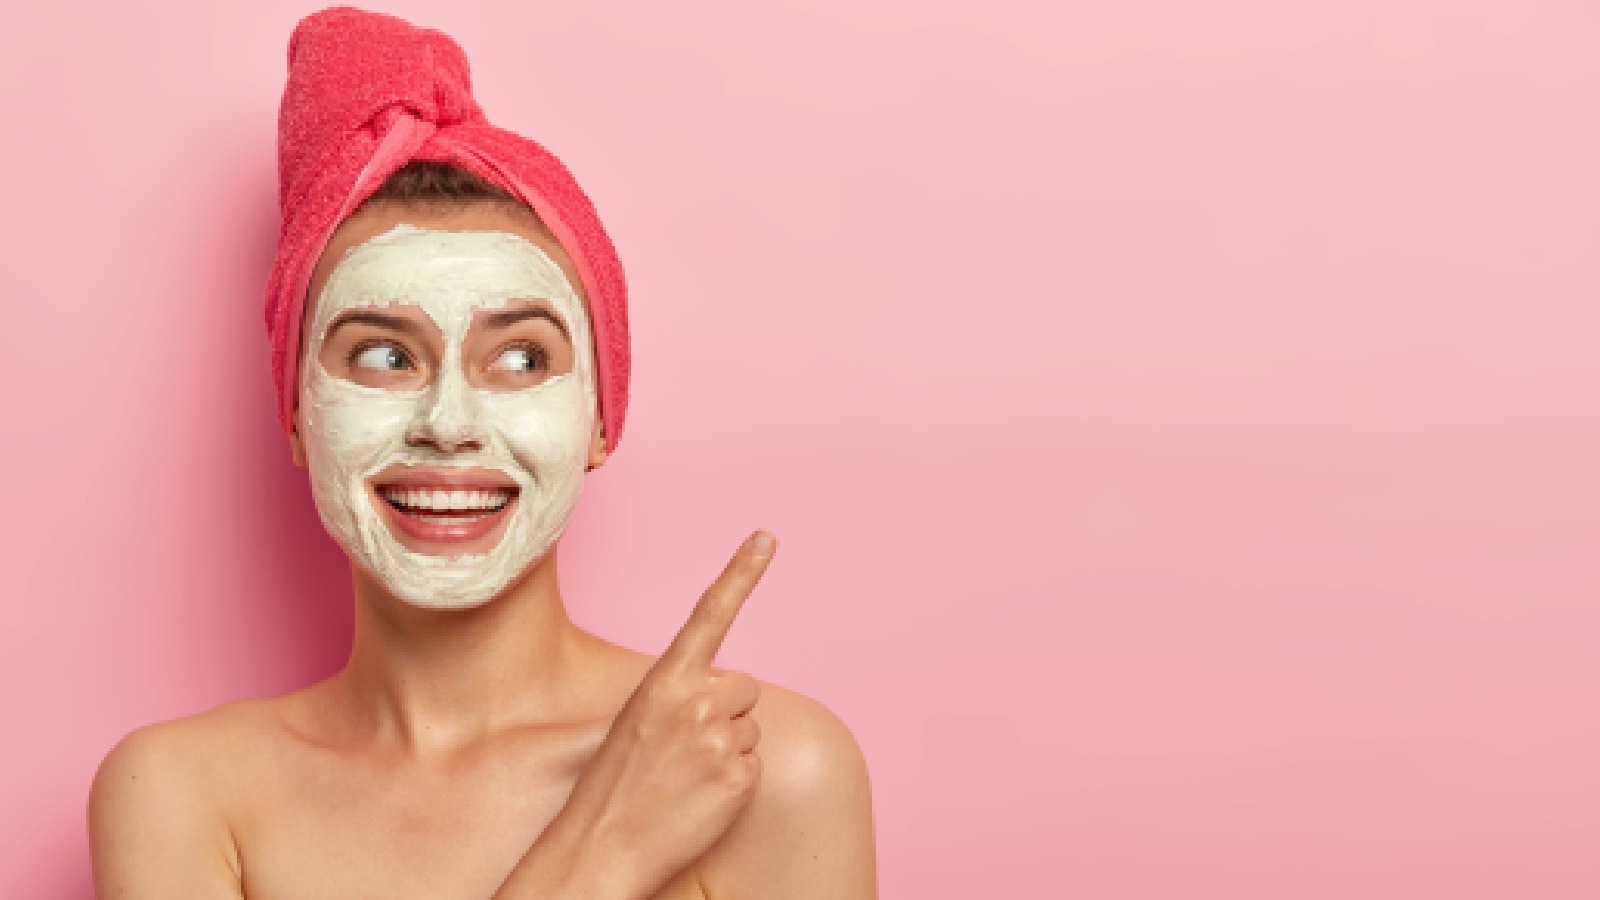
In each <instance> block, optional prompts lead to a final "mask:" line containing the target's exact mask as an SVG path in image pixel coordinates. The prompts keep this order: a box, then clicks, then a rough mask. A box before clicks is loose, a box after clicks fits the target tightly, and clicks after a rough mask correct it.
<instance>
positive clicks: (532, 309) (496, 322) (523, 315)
mask: <svg viewBox="0 0 1600 900" xmlns="http://www.w3.org/2000/svg"><path fill="white" fill-rule="evenodd" d="M528 319H544V320H545V321H547V322H549V323H550V324H551V325H554V326H555V327H556V328H557V329H559V330H560V331H561V336H562V337H564V338H566V339H567V343H569V344H570V343H572V335H570V334H568V333H567V323H565V322H563V321H561V317H560V316H557V315H556V314H555V313H553V312H551V311H550V310H548V309H545V308H544V307H542V306H525V307H521V308H519V309H499V310H495V311H494V312H491V313H489V314H487V315H485V316H484V324H485V325H487V326H488V327H490V328H507V327H510V326H512V325H515V324H517V323H518V322H523V321H527V320H528Z"/></svg>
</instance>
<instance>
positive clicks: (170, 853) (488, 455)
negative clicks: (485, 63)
mask: <svg viewBox="0 0 1600 900" xmlns="http://www.w3.org/2000/svg"><path fill="white" fill-rule="evenodd" d="M280 154H281V159H280V163H281V165H280V176H281V178H282V200H283V214H284V227H283V234H282V238H281V240H280V247H279V257H278V262H277V267H276V269H275V271H274V276H273V283H272V285H271V287H269V291H268V322H269V330H270V331H271V333H272V337H273V342H274V351H275V352H274V369H275V374H276V375H277V377H278V379H279V386H280V392H281V398H282V400H283V406H282V408H283V413H284V421H285V424H286V430H287V431H288V433H289V442H290V446H291V452H292V453H293V455H294V458H295V460H296V462H297V463H299V464H301V465H305V466H307V468H308V469H309V473H310V480H311V483H312V492H313V496H314V497H315V499H316V503H317V508H318V511H319V514H320V515H321V517H322V519H323V522H324V524H325V525H326V526H327V527H328V529H329V531H330V533H331V534H332V535H333V537H334V539H335V540H336V541H337V542H338V543H339V544H340V546H341V547H343V548H344V550H345V551H346V553H347V554H348V555H349V556H350V559H351V570H352V574H353V578H354V582H355V604H356V616H355V621H356V627H355V639H354V643H353V647H352V649H351V654H350V659H349V662H348V664H347V665H346V666H345V668H344V669H343V670H342V671H340V672H339V673H338V674H336V675H334V676H333V677H332V678H330V679H328V680H326V681H324V682H322V683H320V684H317V685H314V686H312V687H310V688H308V689H306V690H303V691H300V692H298V693H294V694H290V695H288V696H284V697H277V698H271V699H266V700H256V701H247V702H241V703H235V704H232V705H229V706H225V707H222V708H220V709H217V710H214V711H212V712H209V713H205V714H203V715H199V716H195V717H192V718H189V719H184V720H180V721H176V722H170V723H165V724H161V725H156V726H152V727H149V728H145V729H142V730H140V731H137V732H135V733H134V734H132V735H130V736H129V737H128V738H126V739H125V740H124V741H123V742H122V743H120V744H119V745H118V746H117V747H116V748H115V749H114V750H113V751H112V752H111V754H110V755H109V756H108V757H107V759H106V761H105V763H104V764H103V765H102V767H101V770H100V773H99V775H98V777H97V778H96V782H95V787H94V790H93V793H92V795H91V798H90V833H91V839H92V845H93V850H94V863H95V878H96V884H97V886H98V890H99V892H100V895H101V896H103V897H108V898H109V897H120V898H161V900H170V898H175V897H184V898H197V900H200V898H227V897H235V898H237V897H249V898H252V900H273V898H296V900H304V898H316V897H328V898H353V897H363V896H372V897H384V898H408V897H415V898H429V900H439V898H446V897H449V898H458V897H459V898H504V900H510V898H561V897H584V898H591V897H592V898H609V897H617V898H644V897H662V898H669V897H670V898H684V897H696V898H700V897H705V898H739V897H761V898H786V897H794V898H800V897H808V898H820V897H827V898H845V900H849V898H866V897H872V896H874V894H875V887H874V871H873V854H872V832H871V821H870V818H871V817H870V811H869V800H868V790H867V782H866V771H865V765H864V763H863V761H862V758H861V755H860V752H859V750H858V749H857V748H856V746H855V743H854V741H853V740H852V739H851V737H850V735H849V733H848V731H847V730H846V729H845V728H844V726H843V725H842V724H841V723H840V722H839V721H838V720H837V719H836V718H834V717H833V716H832V715H831V714H830V713H828V712H827V711H826V710H825V709H823V708H822V707H821V706H820V705H818V704H816V703H814V702H812V701H809V700H807V699H805V698H803V697H800V696H798V695H796V694H793V693H790V692H787V691H784V690H781V689H779V688H775V687H772V686H770V685H762V684H758V683H757V682H756V681H754V680H753V679H751V678H749V677H748V676H745V675H742V674H738V673H730V672H724V671H720V670H718V669H716V668H715V667H714V666H713V657H714V656H715V654H716V650H717V646H718V644H719V643H720V642H721V639H722V637H723V635H724V634H725V633H726V632H727V629H728V628H729V626H730V625H731V623H732V621H733V617H734V615H735V614H736V613H737V611H738V609H739V605H740V604H741V603H742V601H743V599H744V598H745V596H746V595H748V593H749V592H750V591H751V589H752V588H753V587H754V585H755V583H756V581H757V579H759V577H760V576H761V573H762V571H763V570H764V569H765V567H766V565H767V563H768V561H769V560H770V559H771V557H772V553H773V551H774V549H775V548H774V544H773V541H772V538H771V536H770V535H767V534H765V533H757V534H756V535H753V536H752V537H751V539H750V540H749V541H747V542H746V544H745V545H744V546H743V547H741V548H740V550H739V551H738V553H737V554H736V555H735V556H734V558H733V560H732V562H731V563H730V564H729V566H728V568H727V569H726V571H724V573H723V574H722V576H721V577H720V578H718V580H717V581H716V583H714V584H713V585H712V586H711V588H710V589H709V590H708V591H707V592H706V593H705V595H704V596H703V597H702V598H701V600H700V602H699V603H698V604H697V605H696V606H695V608H694V610H693V612H692V613H691V614H690V616H689V619H688V621H687V622H686V623H685V625H684V627H683V629H682V631H681V632H680V633H679V634H678V636H677V638H676V639H675V640H674V642H673V643H672V645H671V646H670V647H669V648H668V650H667V651H666V652H665V653H664V654H663V655H662V656H661V657H660V658H659V659H651V658H649V657H646V656H643V655H641V654H637V653H634V652H632V651H629V650H625V649H623V648H620V647H617V646H615V645H612V644H610V643H607V642H606V641H604V640H601V639H600V638H598V637H595V636H593V635H590V634H588V633H586V632H584V631H582V630H581V629H579V628H577V627H576V626H575V625H574V624H573V623H572V622H571V621H570V620H569V619H568V617H567V615H566V612H565V608H564V606H563V603H562V599H561V594H560V589H559V582H558V578H557V569H556V557H557V552H556V550H557V544H558V540H559V537H560V534H561V532H562V529H563V527H564V525H565V523H566V521H567V517H568V515H569V514H570V512H571V510H572V506H573V504H574V503H575V502H576V499H577V495H578V489H579V486H580V485H581V482H582V479H583V476H584V471H585V470H586V469H592V468H594V467H595V466H599V465H601V464H603V463H604V462H605V460H606V458H607V455H608V454H609V453H610V451H611V450H612V449H613V448H614V447H615V446H616V441H617V437H618V436H619V434H620V430H621V425H622V412H623V408H624V405H625V402H626V379H627V343H626V307H625V299H624V291H623V288H622V281H621V274H620V267H619V266H618V265H617V263H616V261H615V256H614V253H613V252H612V250H611V245H610V243H609V240H608V239H607V238H606V237H605V233H604V231H603V229H601V228H600V226H599V222H598V219H596V218H594V213H593V210H592V208H591V207H590V206H589V205H588V202H587V200H586V199H585V198H584V197H583V194H582V192H581V191H580V190H578V188H577V186H576V184H575V183H573V182H572V181H571V179H570V175H568V174H567V173H566V170H565V169H564V168H561V167H560V165H559V163H556V162H555V161H554V159H553V157H550V156H549V155H548V154H546V153H544V151H543V150H542V148H539V147H538V146H537V145H535V144H533V143H532V142H529V141H525V140H523V139H521V138H518V137H516V136H514V135H510V134H509V133H506V132H502V131H500V130H499V129H495V128H493V127H492V126H489V125H488V123H487V122H485V121H484V120H483V117H482V114H481V112H480V111H478V109H477V107H476V104H475V103H474V102H473V100H472V98H471V94H470V90H469V88H468V80H467V77H466V63H465V60H464V58H461V55H460V50H459V49H458V48H457V47H456V46H455V45H454V44H453V43H452V42H450V40H449V39H448V38H446V37H444V36H443V35H440V34H438V33H436V32H431V31H425V30H421V29H416V28H413V27H411V26H409V25H407V24H406V23H404V22H401V21H399V20H396V19H392V18H388V17H384V16H376V15H372V14H368V13H363V12H360V11H357V10H351V9H336V10H328V11H324V12H322V13H318V14H316V15H314V16H311V17H308V18H307V19H306V20H305V21H303V22H302V23H301V24H300V26H299V27H298V28H297V29H296V32H295V36H294V38H293V39H292V41H291V46H290V80H289V86H288V88H287V90H286V92H285V99H284V109H283V119H282V122H281V131H280Z"/></svg>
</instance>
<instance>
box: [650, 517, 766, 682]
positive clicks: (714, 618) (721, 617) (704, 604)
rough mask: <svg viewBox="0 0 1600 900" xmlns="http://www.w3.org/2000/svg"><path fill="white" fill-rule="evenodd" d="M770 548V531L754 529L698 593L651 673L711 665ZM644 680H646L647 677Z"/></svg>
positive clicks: (758, 579)
mask: <svg viewBox="0 0 1600 900" xmlns="http://www.w3.org/2000/svg"><path fill="white" fill-rule="evenodd" d="M774 549H776V545H775V543H774V542H773V540H772V535H770V534H767V533H766V532H764V531H758V532H756V533H755V534H753V535H751V536H750V539H749V540H747V541H745V543H744V546H743V547H740V548H739V552H738V553H736V554H734V557H733V559H732V560H730V561H729V562H728V566H727V568H725V569H723V570H722V574H721V575H720V576H718V577H717V580H716V581H714V582H712V584H711V587H709V588H707V589H706V592H705V593H704V594H701V595H700V602H699V603H696V604H695V607H694V612H692V613H690V614H689V621H687V622H685V623H683V627H682V628H680V629H678V636H677V637H675V638H673V640H672V643H671V645H669V646H668V647H667V652H665V653H663V654H661V659H660V660H659V661H658V662H657V663H656V666H655V669H652V670H651V674H654V673H655V671H656V670H658V669H660V668H662V667H663V666H678V667H690V666H692V667H699V668H701V669H709V668H710V667H711V661H712V660H713V659H715V658H716V655H717V650H719V649H720V648H721V647H722V639H723V638H725V637H727V636H728V629H729V628H730V627H731V626H732V625H733V620H734V617H736V616H738V615H739V610H740V609H742V608H743V607H744V601H745V598H746V597H749V596H750V592H751V591H753V590H755V587H756V582H758V581H760V580H761V576H762V574H763V573H765V572H766V571H767V563H769V562H771V561H772V553H773V550H774ZM645 680H646V681H648V680H649V677H648V676H647V677H646V679H645Z"/></svg>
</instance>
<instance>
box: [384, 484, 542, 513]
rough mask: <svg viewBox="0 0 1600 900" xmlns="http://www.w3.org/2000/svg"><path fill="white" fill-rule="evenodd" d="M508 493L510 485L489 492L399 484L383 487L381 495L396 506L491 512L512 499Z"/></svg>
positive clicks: (509, 492) (444, 510)
mask: <svg viewBox="0 0 1600 900" xmlns="http://www.w3.org/2000/svg"><path fill="white" fill-rule="evenodd" d="M511 494H512V490H511V489H510V488H498V489H495V490H488V491H465V490H451V491H443V490H429V489H417V488H400V487H388V488H384V489H383V498H384V499H385V500H388V501H389V502H390V503H393V504H394V505H395V506H401V507H405V508H406V509H427V510H433V511H435V512H494V511H495V510H497V509H500V508H501V507H503V506H505V505H506V504H507V503H510V502H511Z"/></svg>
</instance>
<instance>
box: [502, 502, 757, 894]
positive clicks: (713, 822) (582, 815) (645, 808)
mask: <svg viewBox="0 0 1600 900" xmlns="http://www.w3.org/2000/svg"><path fill="white" fill-rule="evenodd" d="M776 546H777V545H776V542H775V541H774V540H773V537H772V535H770V534H767V533H766V532H756V533H755V534H754V535H751V537H750V538H749V539H748V540H746V541H745V542H744V545H743V546H741V547H740V548H739V551H738V552H737V553H735V554H734V556H733V559H732V560H731V561H730V562H729V563H728V566H727V568H725V569H723V571H722V574H721V575H720V576H719V577H718V578H717V580H716V581H715V582H713V583H712V585H711V587H709V588H707V589H706V592H705V593H704V594H702V595H701V597H700V601H699V603H697V604H695V607H694V611H693V612H691V613H690V614H689V619H688V621H686V622H684V624H683V627H682V628H681V629H679V631H678V634H677V637H675V638H673V640H672V644H671V645H670V646H668V647H667V650H666V652H665V653H663V654H662V655H661V657H660V658H659V659H658V660H656V662H655V664H654V665H653V666H651V667H650V670H649V671H648V672H646V673H645V676H644V678H643V680H641V681H640V682H639V686H638V687H637V688H635V689H634V692H633V695H632V696H631V697H629V698H628V702H627V703H626V704H624V705H623V707H622V711H621V712H620V713H618V714H617V718H616V720H615V721H614V722H613V723H612V725H611V730H610V732H609V733H607V735H606V739H605V741H604V742H603V743H602V744H601V745H600V749H599V750H598V751H596V753H595V755H594V758H593V759H592V760H591V761H590V762H589V765H588V767H587V768H585V769H584V771H583V774H582V775H581V776H579V778H578V782H577V784H576V785H575V786H574V787H573V790H572V795H571V797H570V798H568V800H567V805H566V806H565V807H563V808H562V810H561V813H560V814H559V815H558V816H557V817H556V819H555V821H554V822H552V823H551V824H550V827H549V828H547V829H546V834H545V835H544V836H541V838H540V843H545V842H547V841H548V842H549V844H550V845H551V846H550V849H549V853H548V854H547V858H548V856H556V857H561V858H562V859H564V860H565V861H566V866H564V868H567V870H568V872H569V873H571V879H572V880H573V881H575V882H577V884H567V885H565V886H566V887H569V888H570V889H572V890H573V894H572V895H573V896H585V897H590V896H593V897H601V896H604V897H619V898H620V897H627V898H644V897H650V896H654V894H655V893H656V892H657V891H658V890H660V889H661V887H662V886H663V885H665V884H666V883H667V881H669V880H670V879H671V878H672V877H673V876H675V875H677V874H678V872H679V871H681V870H682V869H683V868H684V867H686V866H688V865H689V864H690V863H692V862H694V861H695V860H696V859H698V858H699V857H700V856H701V855H702V854H704V853H705V852H706V850H708V849H710V847H711V845H712V844H714V843H715V842H716V841H717V839H718V838H720V837H722V834H723V833H724V832H725V831H727V830H728V826H729V825H731V824H733V820H734V819H735V817H737V816H738V814H739V813H740V812H741V811H742V810H743V809H744V808H745V806H746V805H747V804H748V803H749V802H750V798H751V797H753V796H755V789H756V785H757V783H758V782H759V781H760V778H761V758H760V757H759V756H757V755H756V753H755V750H756V744H757V743H758V742H759V741H760V739H761V729H760V727H759V726H758V725H757V724H756V722H755V720H754V719H752V718H750V716H748V715H746V714H747V713H749V712H750V710H751V709H752V708H754V707H755V705H756V700H757V699H758V697H759V696H760V687H759V686H758V685H757V684H756V680H755V679H754V678H751V677H750V676H748V675H745V674H743V673H739V672H722V671H718V670H716V669H714V668H712V662H713V660H715V658H716V655H717V650H718V649H719V648H720V647H721V646H722V641H723V638H725V637H726V636H727V634H728V629H729V628H730V627H731V626H732V625H733V620H734V618H735V617H736V616H737V615H738V614H739V610H740V608H741V607H743V606H744V601H745V598H746V597H749V596H750V592H751V591H753V590H754V589H755V586H756V582H758V581H760V580H761V575H762V573H764V572H765V571H766V569H767V564H768V563H770V562H771V561H772V555H773V552H774V551H775V550H776ZM540 849H541V848H540V844H539V843H536V844H535V845H534V848H533V850H531V851H530V856H531V855H534V854H537V853H538V852H539V850H540ZM524 861H525V862H528V861H529V860H528V858H525V860H524ZM580 870H581V872H580ZM595 873H598V876H599V877H598V880H596V878H595ZM517 881H518V879H517V877H516V875H515V874H513V877H512V879H511V881H508V882H507V884H506V886H505V888H503V889H502V892H501V894H500V896H507V889H514V888H515V887H518V886H517V885H516V882H517ZM541 887H543V885H541ZM538 893H540V891H529V892H528V893H526V894H524V893H521V892H517V893H514V894H512V895H513V896H534V895H536V894H538ZM562 896H566V894H562Z"/></svg>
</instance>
